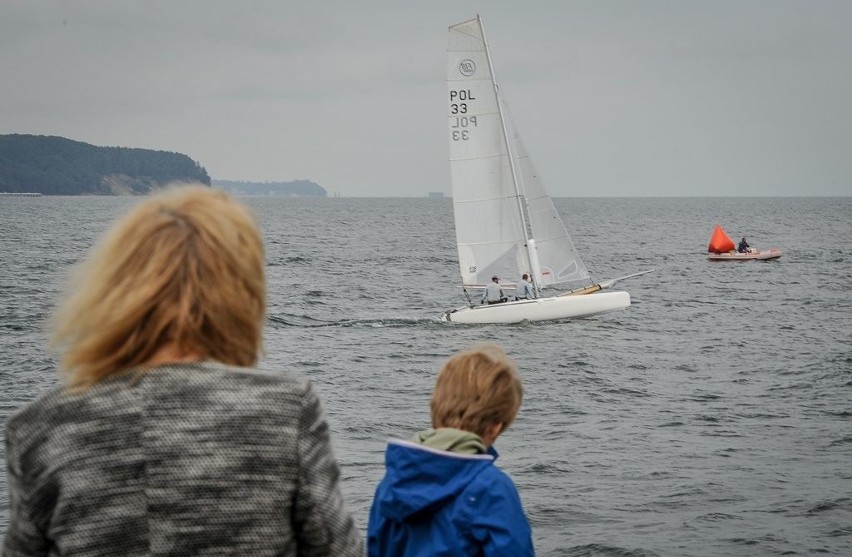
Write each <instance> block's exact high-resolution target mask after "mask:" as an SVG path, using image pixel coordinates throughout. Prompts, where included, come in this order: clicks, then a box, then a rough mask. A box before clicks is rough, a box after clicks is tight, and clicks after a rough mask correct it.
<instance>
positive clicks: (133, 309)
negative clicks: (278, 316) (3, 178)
mask: <svg viewBox="0 0 852 557" xmlns="http://www.w3.org/2000/svg"><path fill="white" fill-rule="evenodd" d="M263 268H264V252H263V244H262V241H261V238H260V235H259V233H258V230H257V227H256V225H255V223H254V220H253V218H252V216H251V214H250V213H249V211H248V210H247V208H246V207H244V206H243V205H241V204H239V203H237V202H236V201H234V200H233V199H232V198H230V197H229V196H227V195H226V194H225V193H223V192H221V191H216V190H213V189H210V188H208V187H204V186H200V185H199V186H184V187H179V188H175V189H172V190H168V191H166V192H163V193H160V194H157V195H155V196H153V197H152V198H150V199H148V200H146V201H144V202H142V203H141V204H140V205H138V206H137V207H136V208H135V209H134V210H132V211H131V212H130V213H129V214H128V215H127V216H125V217H124V218H122V219H120V220H119V221H118V222H117V224H116V225H115V226H114V228H113V229H112V230H111V231H110V232H109V233H108V234H107V235H106V236H105V237H104V239H103V240H102V241H101V243H100V244H99V246H98V247H97V248H96V249H95V250H94V251H93V252H92V253H91V254H90V256H89V257H88V259H87V260H86V261H85V262H84V264H83V266H82V267H81V269H79V271H80V272H79V273H78V275H77V277H76V278H77V280H76V283H75V284H76V287H74V288H72V289H71V290H70V293H69V295H68V296H67V298H66V299H65V300H64V301H63V303H62V304H61V305H60V308H59V310H58V311H57V313H56V315H55V319H54V325H55V331H54V341H55V343H56V345H57V346H58V347H59V348H60V349H61V351H62V366H61V368H62V372H63V377H64V379H65V381H64V383H65V384H64V385H62V386H60V387H57V388H55V389H53V390H51V391H49V392H47V393H45V394H44V395H42V396H41V397H39V398H38V399H37V400H36V401H34V402H32V403H30V404H28V405H26V406H25V407H24V408H22V409H21V410H19V411H18V412H17V413H16V414H15V415H13V416H12V418H11V419H10V420H9V422H8V424H7V428H6V456H7V466H8V474H7V475H8V483H9V497H10V506H9V528H8V531H7V533H6V537H5V540H4V545H3V548H4V554H5V555H10V556H11V555H47V554H56V555H79V554H85V555H151V554H174V555H190V554H200V553H201V554H216V555H225V554H240V555H361V554H362V553H363V542H362V540H361V539H360V535H359V534H358V532H357V531H356V529H355V526H354V523H353V521H352V518H351V516H350V515H349V513H348V512H347V511H346V509H345V508H344V504H343V501H342V497H341V493H340V489H339V485H338V477H339V471H338V467H337V464H336V462H335V460H334V457H333V455H332V452H331V447H330V440H329V434H328V426H327V424H326V421H325V419H324V418H323V415H322V410H321V407H320V402H319V400H318V399H317V396H316V394H315V392H314V390H313V388H312V387H311V385H310V383H309V382H308V381H306V380H304V379H301V378H298V377H295V376H292V375H289V374H284V373H274V374H273V373H263V372H260V371H257V370H250V369H248V368H249V367H250V366H254V365H255V364H256V362H257V358H258V354H259V353H260V348H261V336H262V329H263V323H264V319H265V312H266V299H265V297H266V294H265V281H264V275H263Z"/></svg>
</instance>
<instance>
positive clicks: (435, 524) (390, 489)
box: [367, 439, 535, 557]
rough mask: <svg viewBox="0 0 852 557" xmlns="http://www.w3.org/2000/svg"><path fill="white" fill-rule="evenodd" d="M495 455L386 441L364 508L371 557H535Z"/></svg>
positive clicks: (511, 485)
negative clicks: (380, 470)
mask: <svg viewBox="0 0 852 557" xmlns="http://www.w3.org/2000/svg"><path fill="white" fill-rule="evenodd" d="M496 459H497V452H496V451H495V450H494V449H493V448H489V449H488V454H476V455H470V454H458V453H451V452H447V451H440V450H437V449H432V448H429V447H425V446H423V445H420V444H417V443H413V442H410V441H400V440H396V439H392V440H391V441H389V443H388V448H387V452H386V453H385V468H386V472H385V477H384V479H383V480H382V481H381V483H380V484H379V486H378V487H377V488H376V496H375V498H374V499H373V506H372V508H371V509H370V524H369V527H368V529H367V547H368V553H369V556H370V557H389V556H394V557H414V556H418V557H419V556H423V557H426V556H429V557H433V556H449V555H452V556H463V555H481V556H484V557H493V556H506V557H524V556H528V555H534V554H535V552H534V551H533V544H532V534H531V531H530V526H529V522H527V517H526V515H525V514H524V510H523V508H522V507H521V500H520V497H519V496H518V491H517V489H515V484H514V483H512V480H511V479H510V478H509V476H508V475H507V474H506V473H505V472H503V471H502V470H500V469H499V468H497V467H496V466H494V461H495V460H496Z"/></svg>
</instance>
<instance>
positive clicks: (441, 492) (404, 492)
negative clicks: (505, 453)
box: [376, 432, 497, 521]
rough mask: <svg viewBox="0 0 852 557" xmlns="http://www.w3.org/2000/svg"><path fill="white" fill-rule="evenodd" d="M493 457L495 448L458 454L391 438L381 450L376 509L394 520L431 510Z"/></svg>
mask: <svg viewBox="0 0 852 557" xmlns="http://www.w3.org/2000/svg"><path fill="white" fill-rule="evenodd" d="M424 433H427V432H424ZM427 437H434V435H432V436H428V435H427ZM432 440H433V441H434V439H432ZM470 441H471V440H470V439H468V440H467V441H465V442H466V443H468V444H469V442H470ZM480 443H481V440H480ZM496 459H497V451H495V450H494V449H493V448H490V447H489V448H488V449H487V453H486V454H460V453H457V452H449V451H445V450H440V449H435V448H432V447H429V446H426V445H421V444H418V443H414V442H411V441H402V440H399V439H391V440H390V441H389V442H388V448H387V451H386V453H385V468H386V473H385V478H384V480H382V483H381V484H380V485H379V489H378V491H377V493H376V499H377V501H376V502H377V503H378V511H379V513H380V514H381V515H382V516H385V517H387V518H390V519H392V520H395V521H403V520H406V519H408V518H410V517H412V516H414V515H416V514H418V513H420V512H434V511H435V510H437V509H438V508H440V507H442V506H443V505H445V504H447V503H448V502H450V501H452V500H453V499H455V498H456V497H457V496H458V494H459V493H461V492H462V491H463V490H464V488H465V487H466V486H467V485H468V484H469V483H470V482H471V481H472V480H473V479H474V478H476V476H477V475H478V474H479V473H480V472H482V471H483V470H485V469H486V468H488V467H490V466H492V465H493V464H494V461H495V460H496Z"/></svg>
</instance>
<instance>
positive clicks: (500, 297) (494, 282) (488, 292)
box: [480, 275, 509, 304]
mask: <svg viewBox="0 0 852 557" xmlns="http://www.w3.org/2000/svg"><path fill="white" fill-rule="evenodd" d="M508 299H509V298H507V297H506V296H505V295H504V294H503V289H502V288H501V287H500V277H498V276H497V275H494V276H493V277H491V284H489V285H488V286H486V287H485V292H483V293H482V300H480V303H483V304H484V303H485V302H488V303H489V304H502V303H503V302H505V301H506V300H508Z"/></svg>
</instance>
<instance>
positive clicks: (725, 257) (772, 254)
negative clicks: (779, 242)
mask: <svg viewBox="0 0 852 557" xmlns="http://www.w3.org/2000/svg"><path fill="white" fill-rule="evenodd" d="M779 257H781V250H780V249H778V248H772V249H767V250H763V251H753V252H749V253H739V252H736V251H734V252H727V253H711V254H710V255H708V256H707V259H709V260H710V261H750V260H752V259H762V260H766V259H778V258H779Z"/></svg>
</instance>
